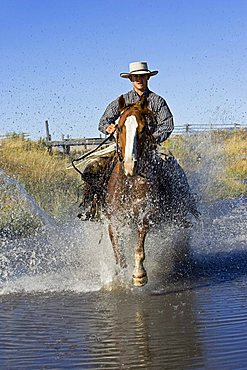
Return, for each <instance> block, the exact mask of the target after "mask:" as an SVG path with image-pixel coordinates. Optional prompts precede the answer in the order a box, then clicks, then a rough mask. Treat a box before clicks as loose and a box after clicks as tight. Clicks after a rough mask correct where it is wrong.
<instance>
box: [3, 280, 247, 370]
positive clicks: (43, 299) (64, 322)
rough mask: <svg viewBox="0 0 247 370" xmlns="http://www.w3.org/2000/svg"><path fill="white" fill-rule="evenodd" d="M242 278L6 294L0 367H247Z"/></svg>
mask: <svg viewBox="0 0 247 370" xmlns="http://www.w3.org/2000/svg"><path fill="white" fill-rule="evenodd" d="M246 281H247V279H246V276H242V277H241V278H240V277H238V279H236V280H234V281H227V282H224V283H219V284H213V285H210V284H208V285H207V286H206V284H202V285H201V287H200V286H199V285H198V286H197V288H195V289H189V290H184V291H181V292H180V293H168V294H164V295H150V294H149V293H147V292H146V293H145V292H144V291H142V292H140V291H138V292H137V293H136V290H133V291H129V292H126V291H125V292H124V291H123V292H120V291H119V292H95V293H87V294H59V295H57V294H54V295H51V294H49V295H33V296H32V295H28V296H25V295H11V296H9V297H6V296H4V297H2V299H1V307H0V308H1V310H0V359H1V360H0V367H1V368H10V369H37V368H46V367H47V368H62V367H63V368H68V369H72V368H76V367H78V368H85V369H99V368H103V369H108V368H109V369H121V368H122V369H137V368H143V369H166V368H167V369H192V368H194V369H198V368H210V369H233V368H234V369H235V368H245V360H246V348H247V336H246V325H247V299H246V294H243V293H245V292H246ZM208 283H209V281H208ZM170 288H171V287H170Z"/></svg>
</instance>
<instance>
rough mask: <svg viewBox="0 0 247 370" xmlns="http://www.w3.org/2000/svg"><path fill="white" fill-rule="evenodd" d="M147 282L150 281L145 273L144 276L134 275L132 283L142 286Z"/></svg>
mask: <svg viewBox="0 0 247 370" xmlns="http://www.w3.org/2000/svg"><path fill="white" fill-rule="evenodd" d="M147 282H148V277H147V275H144V276H142V277H136V276H133V278H132V283H133V285H134V286H138V287H141V286H144V285H146V284H147Z"/></svg>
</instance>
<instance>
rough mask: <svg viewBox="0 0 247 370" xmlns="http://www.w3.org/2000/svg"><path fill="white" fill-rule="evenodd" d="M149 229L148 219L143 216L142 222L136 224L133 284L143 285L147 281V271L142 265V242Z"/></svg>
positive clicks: (143, 253)
mask: <svg viewBox="0 0 247 370" xmlns="http://www.w3.org/2000/svg"><path fill="white" fill-rule="evenodd" d="M148 229H149V222H148V219H147V218H145V219H144V220H143V222H142V223H141V224H140V225H138V239H137V245H136V250H135V269H134V272H133V284H134V285H135V286H143V285H145V284H146V283H147V281H148V278H147V273H146V270H145V268H144V266H143V261H144V260H145V251H144V242H145V238H146V235H147V232H148Z"/></svg>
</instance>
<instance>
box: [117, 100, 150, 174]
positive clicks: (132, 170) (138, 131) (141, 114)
mask: <svg viewBox="0 0 247 370" xmlns="http://www.w3.org/2000/svg"><path fill="white" fill-rule="evenodd" d="M147 104H148V103H147V99H146V97H145V96H143V97H142V98H141V100H140V101H138V102H136V103H134V104H131V105H128V106H126V103H125V100H124V98H123V96H120V98H119V99H118V108H119V111H120V112H121V114H120V118H119V122H118V129H117V136H118V138H117V140H118V150H119V156H120V157H121V159H122V161H123V168H124V172H125V175H126V176H134V175H135V174H136V170H137V167H138V163H139V162H140V160H141V159H142V158H143V157H144V156H145V155H146V154H147V153H148V152H150V150H151V148H154V146H155V140H154V137H153V135H152V134H153V130H154V124H152V123H153V120H154V116H153V113H152V112H151V111H150V110H149V109H148V108H147Z"/></svg>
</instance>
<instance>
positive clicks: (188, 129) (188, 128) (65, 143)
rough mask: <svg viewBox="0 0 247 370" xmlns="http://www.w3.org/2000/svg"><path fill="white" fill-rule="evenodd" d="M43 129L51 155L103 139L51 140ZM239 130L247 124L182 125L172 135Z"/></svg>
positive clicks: (47, 130)
mask: <svg viewBox="0 0 247 370" xmlns="http://www.w3.org/2000/svg"><path fill="white" fill-rule="evenodd" d="M45 128H46V140H45V145H46V146H47V148H48V151H49V152H50V153H52V148H53V147H60V148H62V149H63V152H64V154H69V153H70V147H71V146H84V149H85V150H87V149H88V147H90V146H97V145H99V144H101V143H102V141H103V140H104V138H102V137H98V138H85V137H84V138H79V139H71V138H69V137H68V138H64V135H63V136H62V139H61V140H52V139H51V135H50V132H49V123H48V121H45ZM240 128H244V129H245V130H247V124H240V123H234V124H214V125H213V124H190V123H188V124H184V125H180V126H175V127H174V131H173V133H174V134H177V135H181V134H186V133H187V134H190V133H193V134H195V133H201V132H205V131H219V130H237V129H240Z"/></svg>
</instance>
